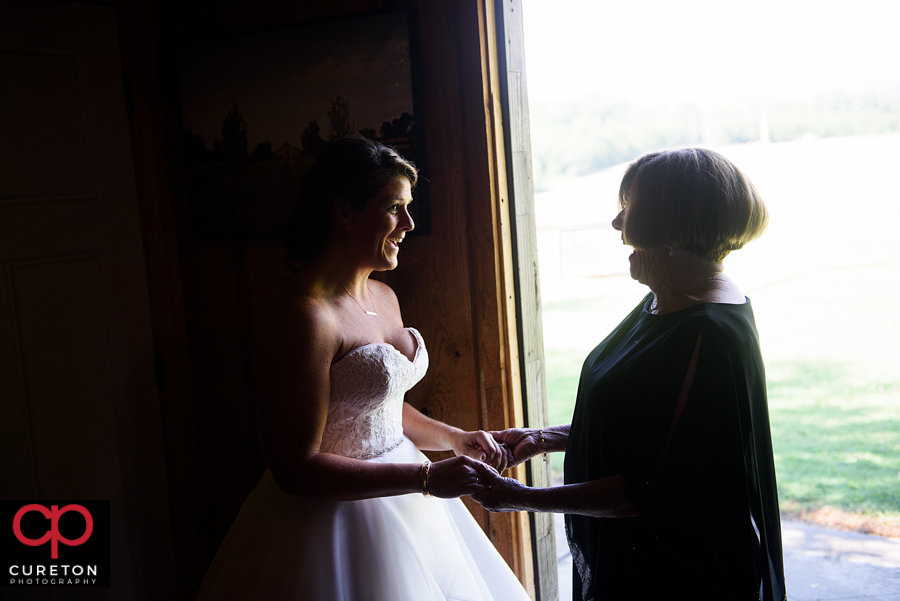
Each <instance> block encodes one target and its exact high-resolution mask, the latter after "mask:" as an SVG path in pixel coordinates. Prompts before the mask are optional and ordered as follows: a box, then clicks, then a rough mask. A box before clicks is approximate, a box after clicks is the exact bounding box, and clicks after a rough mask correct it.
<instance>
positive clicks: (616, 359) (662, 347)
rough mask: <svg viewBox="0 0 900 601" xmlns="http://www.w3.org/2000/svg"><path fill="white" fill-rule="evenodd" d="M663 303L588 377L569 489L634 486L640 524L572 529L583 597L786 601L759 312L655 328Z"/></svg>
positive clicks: (741, 310)
mask: <svg viewBox="0 0 900 601" xmlns="http://www.w3.org/2000/svg"><path fill="white" fill-rule="evenodd" d="M652 296H653V295H652V294H649V295H647V297H645V298H644V300H643V301H641V303H640V304H639V305H638V306H637V307H635V309H634V310H633V311H632V312H631V313H630V314H629V315H628V317H626V318H625V320H624V321H622V323H621V324H619V325H618V326H617V327H616V328H615V330H613V332H612V333H611V334H610V335H609V336H608V337H607V338H606V339H605V340H604V341H603V342H601V343H600V345H598V346H597V347H596V348H595V349H594V350H593V351H592V352H591V353H590V355H588V357H587V359H586V360H585V362H584V366H583V368H582V372H581V379H580V382H579V385H578V395H577V400H576V405H575V413H574V416H573V419H572V428H571V431H570V434H569V441H568V446H567V449H566V460H565V482H566V484H574V483H579V482H587V481H590V480H595V479H597V478H601V477H604V476H610V475H615V474H622V475H623V486H624V489H625V493H626V495H627V496H628V498H629V499H630V500H631V502H632V504H633V505H634V506H635V507H636V508H637V509H638V511H639V512H640V517H637V518H620V519H610V518H591V517H586V516H578V515H567V516H566V531H567V533H568V537H569V546H570V548H571V550H572V557H573V563H574V564H575V568H576V569H575V570H574V572H575V583H574V587H573V595H574V598H575V599H576V600H579V599H584V600H585V601H588V600H593V599H597V600H600V599H665V598H668V599H673V598H675V599H681V598H684V599H688V598H689V599H763V600H764V601H769V600H776V601H782V600H783V599H786V597H785V585H784V568H783V562H782V551H781V522H780V515H779V510H778V494H777V490H776V485H775V466H774V462H773V458H772V441H771V434H770V431H769V415H768V405H767V402H766V380H765V370H764V367H763V361H762V356H761V354H760V349H759V336H758V334H757V331H756V324H755V321H754V319H753V310H752V308H751V306H750V301H749V300H748V301H747V302H746V303H745V304H743V305H729V304H714V303H703V304H699V305H696V306H693V307H690V308H687V309H684V310H682V311H678V312H675V313H670V314H665V315H654V314H651V313H649V306H650V302H651V300H652ZM701 335H702V338H701ZM698 339H700V345H699V355H698V361H697V367H696V372H695V374H694V378H693V381H692V385H691V388H690V392H689V394H688V395H687V396H686V397H685V399H686V400H685V402H684V404H683V412H682V413H681V417H680V418H679V419H678V420H674V416H675V413H676V406H677V405H678V400H679V396H680V394H681V388H682V386H683V384H684V382H685V375H686V373H687V371H688V366H689V364H690V361H691V357H692V355H693V353H694V350H695V347H696V346H697V343H698ZM673 423H674V425H673ZM664 450H665V452H664Z"/></svg>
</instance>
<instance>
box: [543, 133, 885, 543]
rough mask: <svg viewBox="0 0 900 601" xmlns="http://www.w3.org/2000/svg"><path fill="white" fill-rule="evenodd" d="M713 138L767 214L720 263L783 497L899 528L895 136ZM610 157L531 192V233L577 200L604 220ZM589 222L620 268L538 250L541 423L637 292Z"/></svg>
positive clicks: (567, 412) (566, 398)
mask: <svg viewBox="0 0 900 601" xmlns="http://www.w3.org/2000/svg"><path fill="white" fill-rule="evenodd" d="M717 150H720V151H721V152H723V153H724V154H726V155H727V156H729V157H730V158H732V160H734V161H735V163H736V164H737V165H738V166H739V167H741V168H742V169H743V170H744V171H745V172H746V173H747V174H748V175H749V176H750V177H751V179H753V181H754V182H755V183H756V185H757V187H758V188H759V190H760V192H761V194H762V195H763V198H764V199H765V200H766V202H767V204H768V206H769V209H770V213H771V221H770V226H769V230H768V231H767V232H766V234H765V235H764V236H763V237H762V238H761V239H759V240H757V241H755V242H752V243H751V244H750V245H748V246H747V247H746V248H745V249H743V250H740V251H737V252H735V253H734V254H733V255H732V256H730V257H728V259H726V261H725V266H726V272H727V273H729V274H730V275H731V276H732V277H733V278H734V279H735V280H736V281H737V282H738V284H739V285H741V286H742V287H743V289H744V291H745V293H746V294H747V295H748V296H749V297H750V298H751V300H752V302H753V307H754V311H755V314H756V320H757V325H758V328H759V332H760V339H761V343H762V349H763V356H764V358H765V361H766V368H767V379H768V390H769V408H770V416H771V421H772V436H773V440H774V447H775V461H776V467H777V470H778V484H779V497H780V501H781V505H782V510H783V511H786V512H788V513H794V514H797V513H804V512H806V513H808V512H810V511H814V510H819V511H818V512H817V513H814V514H813V516H814V517H815V516H819V517H820V518H821V516H823V515H826V516H833V515H835V514H838V515H843V514H842V513H841V512H845V513H847V514H856V515H858V516H864V517H865V518H867V519H868V520H869V523H870V524H871V523H876V524H881V525H884V526H885V527H886V528H887V529H888V530H887V531H888V532H890V531H891V529H893V532H900V344H898V343H900V313H898V307H897V304H898V303H897V299H898V298H900V246H898V244H900V235H898V232H900V178H897V177H896V169H897V165H896V163H897V159H898V158H900V135H898V134H888V135H881V136H868V137H851V138H829V139H810V140H802V141H797V142H787V143H778V144H750V145H741V146H731V147H725V148H719V149H717ZM622 170H623V166H619V167H614V168H611V169H608V170H607V171H606V172H605V173H604V174H603V175H599V174H598V176H597V178H595V180H594V184H592V186H591V187H590V189H591V190H592V193H591V194H592V195H593V194H596V197H593V198H587V199H585V198H574V197H573V198H572V199H570V200H571V203H572V204H571V206H570V207H569V208H568V209H567V206H566V205H565V200H560V197H559V195H556V196H553V197H552V211H550V210H548V208H547V206H548V205H549V199H550V198H551V197H550V196H545V195H540V194H539V195H538V196H537V198H536V203H537V214H538V228H539V236H542V235H543V236H544V237H545V238H546V237H547V236H548V234H547V231H548V230H547V228H546V226H545V227H544V233H543V234H541V231H542V230H541V228H542V215H544V216H546V215H551V214H552V216H553V217H552V218H553V219H554V220H556V222H555V224H554V225H557V226H560V225H562V226H565V223H563V222H561V221H560V220H561V219H570V220H571V225H579V223H581V224H583V222H584V221H585V212H586V211H587V209H585V208H584V207H585V206H586V205H594V206H595V207H600V210H599V211H598V212H597V214H598V215H601V214H604V213H605V214H606V215H607V216H608V220H611V219H612V217H613V216H614V215H615V213H616V208H615V186H614V185H613V184H616V180H617V179H618V177H619V176H620V174H621V172H622ZM590 177H594V176H590ZM604 182H605V183H604ZM548 194H552V192H551V193H548ZM542 205H543V206H542ZM594 206H592V207H591V211H592V212H593V208H594ZM567 213H571V214H570V215H567ZM560 215H562V216H563V217H560ZM608 220H607V222H608ZM545 221H546V220H545ZM589 221H591V219H589ZM598 223H599V221H598ZM597 235H598V236H608V237H609V238H610V240H611V242H606V241H605V242H604V245H606V247H608V248H610V249H611V250H610V251H609V253H606V251H604V254H613V255H616V256H618V255H620V258H621V261H622V269H621V271H620V273H619V274H617V275H607V276H605V277H594V278H585V277H581V278H573V277H562V276H560V274H559V272H560V269H559V267H558V263H559V261H560V259H559V256H558V253H557V254H553V252H552V251H551V250H550V249H547V250H544V249H542V250H541V252H542V255H541V271H542V275H541V278H542V286H541V288H542V294H543V305H542V307H543V319H544V341H545V352H546V368H547V386H548V394H549V400H550V408H549V409H550V421H551V423H567V422H568V421H570V418H571V413H572V407H573V403H574V398H575V391H576V388H577V383H578V375H579V372H580V368H581V362H582V361H583V359H584V357H585V356H586V355H587V353H588V352H589V351H590V349H591V348H593V347H594V346H595V345H596V344H597V343H599V342H600V341H601V340H602V339H603V338H604V337H605V336H606V334H607V333H608V332H609V331H610V330H611V329H612V328H613V327H614V326H615V325H616V324H617V323H618V322H619V321H620V320H621V319H622V318H623V317H624V316H625V315H626V313H627V312H628V311H629V310H630V309H632V308H633V307H634V305H635V304H637V303H638V301H639V300H640V299H641V298H642V296H643V295H644V294H645V293H646V288H644V287H643V286H641V285H640V284H637V283H636V282H634V281H632V280H631V279H630V278H629V277H628V275H627V265H628V263H627V256H628V254H629V252H630V250H628V249H625V248H622V247H621V246H618V245H617V243H618V239H619V237H618V233H617V232H615V231H614V230H612V229H611V228H610V229H604V230H598V234H597ZM598 260H603V261H608V260H609V257H608V256H605V257H603V258H602V259H598ZM561 468H562V457H555V458H554V469H555V470H556V471H561ZM823 507H825V508H826V509H825V510H822V508H823ZM845 517H846V516H845ZM850 517H853V516H850ZM845 521H846V520H845ZM860 523H862V522H860ZM845 525H846V524H845ZM863 528H864V529H865V527H863ZM880 532H882V533H883V532H884V530H882V531H880Z"/></svg>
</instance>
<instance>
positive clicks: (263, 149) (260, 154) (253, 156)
mask: <svg viewBox="0 0 900 601" xmlns="http://www.w3.org/2000/svg"><path fill="white" fill-rule="evenodd" d="M272 156H273V153H272V142H270V141H269V139H268V138H266V141H265V142H260V143H259V144H257V145H256V148H254V149H253V152H251V153H250V160H251V161H265V160H267V159H270V158H272Z"/></svg>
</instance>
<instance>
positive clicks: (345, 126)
mask: <svg viewBox="0 0 900 601" xmlns="http://www.w3.org/2000/svg"><path fill="white" fill-rule="evenodd" d="M327 113H328V120H329V121H330V122H331V139H332V140H334V139H335V138H338V137H340V136H346V135H347V134H349V133H350V132H351V131H353V125H352V124H351V123H350V103H349V102H347V101H346V100H344V99H343V98H341V95H340V94H338V95H337V96H336V97H335V99H334V100H332V101H331V110H330V111H327Z"/></svg>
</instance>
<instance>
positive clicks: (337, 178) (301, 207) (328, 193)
mask: <svg viewBox="0 0 900 601" xmlns="http://www.w3.org/2000/svg"><path fill="white" fill-rule="evenodd" d="M418 176H419V175H418V171H417V170H416V168H415V167H414V166H413V164H412V163H411V162H409V161H407V160H406V159H404V158H403V157H401V156H400V155H399V154H398V153H397V151H396V150H394V149H393V148H390V147H388V146H385V145H384V144H380V143H378V142H373V141H372V140H369V139H368V138H364V137H363V136H361V135H359V134H350V135H348V136H344V137H341V138H337V139H335V140H332V141H331V142H329V143H328V144H326V145H325V148H324V149H323V150H322V153H321V154H320V155H319V157H318V158H317V159H316V162H315V163H314V164H313V166H312V167H311V168H310V169H309V171H307V172H306V173H305V174H304V175H303V180H302V184H301V190H300V194H299V195H298V196H297V208H296V209H295V210H294V213H293V214H292V215H291V217H290V218H289V219H288V221H287V222H286V223H285V224H284V225H282V226H281V228H280V229H279V236H280V238H281V241H282V242H283V243H284V245H285V247H286V248H287V260H288V261H290V260H291V259H300V260H303V261H310V260H312V259H314V258H315V257H316V256H317V255H318V254H319V253H320V252H321V251H322V249H323V248H324V247H325V245H326V244H327V243H328V240H329V239H330V238H331V211H332V203H333V201H334V199H336V198H343V199H344V200H345V201H346V202H347V203H348V204H349V205H350V207H351V208H352V209H353V210H354V211H362V210H363V209H365V207H366V203H367V202H368V201H369V200H370V199H372V198H374V197H375V196H377V195H378V193H379V192H380V191H381V190H382V188H384V187H385V186H386V185H388V184H389V183H391V182H392V181H393V180H395V179H397V178H399V177H405V178H407V179H408V180H409V184H410V187H411V188H413V189H414V188H415V187H416V180H417V179H418Z"/></svg>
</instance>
